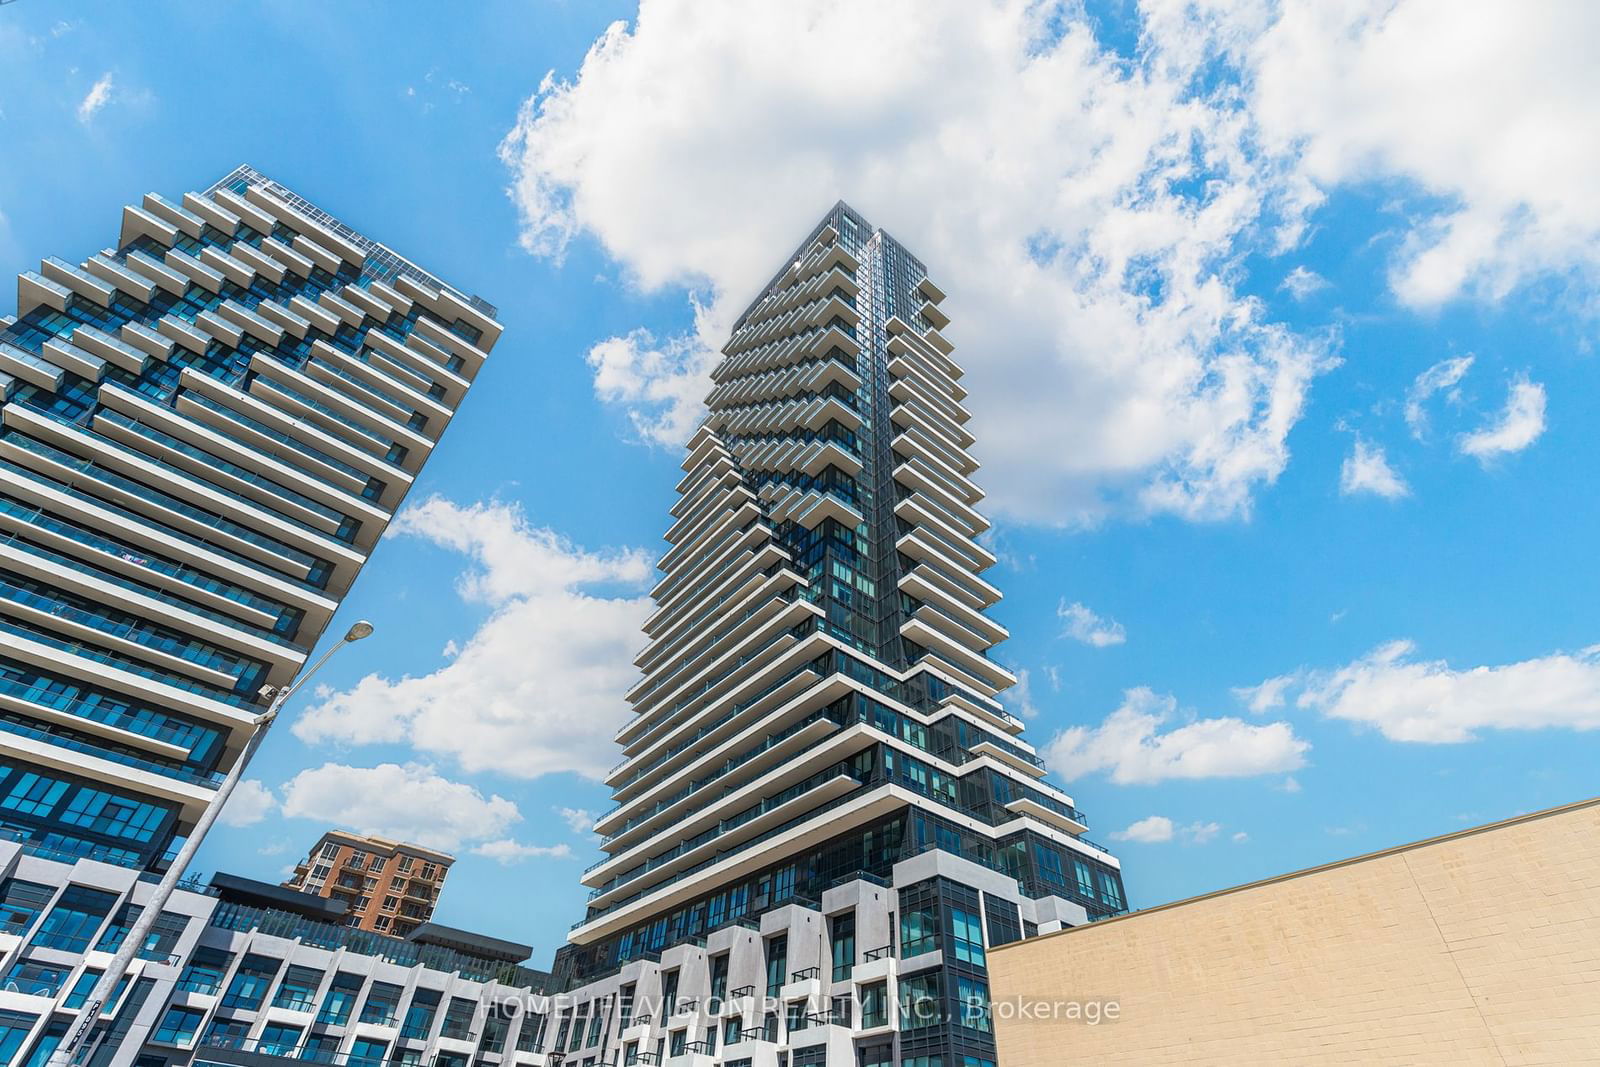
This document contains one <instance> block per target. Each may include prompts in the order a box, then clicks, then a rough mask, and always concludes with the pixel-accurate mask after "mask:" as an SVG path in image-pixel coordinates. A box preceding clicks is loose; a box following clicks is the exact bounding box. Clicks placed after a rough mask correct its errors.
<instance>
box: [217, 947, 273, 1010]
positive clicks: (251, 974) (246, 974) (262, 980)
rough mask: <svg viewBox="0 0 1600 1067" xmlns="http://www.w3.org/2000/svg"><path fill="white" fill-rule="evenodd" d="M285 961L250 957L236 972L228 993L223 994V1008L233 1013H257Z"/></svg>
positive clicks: (266, 957) (255, 956) (247, 957)
mask: <svg viewBox="0 0 1600 1067" xmlns="http://www.w3.org/2000/svg"><path fill="white" fill-rule="evenodd" d="M281 962H283V961H281V960H275V959H273V958H272V957H270V956H257V955H254V954H252V955H249V956H246V957H245V958H244V960H243V961H242V962H241V963H240V964H239V969H238V970H237V971H235V972H234V975H233V981H232V982H231V983H229V985H228V991H227V992H226V993H225V994H223V997H222V1006H223V1007H224V1008H227V1009H230V1010H233V1011H255V1010H256V1009H257V1008H259V1007H261V1002H262V1001H263V1000H265V999H266V996H267V987H268V986H270V985H271V984H272V976H273V975H275V974H277V973H278V964H279V963H281Z"/></svg>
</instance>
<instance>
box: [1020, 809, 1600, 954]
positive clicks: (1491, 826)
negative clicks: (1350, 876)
mask: <svg viewBox="0 0 1600 1067" xmlns="http://www.w3.org/2000/svg"><path fill="white" fill-rule="evenodd" d="M1597 805H1600V797H1590V798H1588V799H1587V800H1575V801H1573V802H1572V803H1571V804H1562V805H1559V806H1558V807H1554V808H1545V809H1544V810H1543V811H1533V812H1529V813H1527V814H1526V815H1514V816H1512V817H1511V818H1509V819H1501V820H1500V821H1499V822H1490V823H1484V824H1483V825H1482V826H1471V827H1468V828H1467V829H1465V830H1455V831H1453V832H1451V833H1448V834H1440V835H1438V836H1437V837H1425V838H1423V839H1422V840H1420V841H1408V842H1406V843H1405V844H1403V845H1394V846H1392V847H1390V848H1383V849H1379V850H1377V851H1376V852H1364V853H1362V854H1361V855H1359V856H1351V857H1349V858H1348V859H1342V860H1334V861H1333V862H1332V863H1324V864H1321V865H1320V866H1317V867H1305V868H1302V869H1301V870H1298V871H1289V872H1288V873H1286V874H1278V875H1274V876H1273V877H1271V878H1263V879H1261V880H1260V881H1257V882H1246V883H1244V884H1243V885H1235V886H1229V887H1228V888H1227V889H1215V890H1212V891H1211V892H1209V893H1201V894H1200V895H1199V896H1193V897H1185V898H1184V899H1182V900H1174V901H1172V902H1171V903H1168V904H1156V905H1153V906H1151V907H1148V908H1140V909H1139V910H1138V911H1130V912H1125V913H1123V914H1122V915H1112V916H1109V917H1107V918H1104V919H1096V920H1095V921H1094V922H1091V923H1085V924H1083V925H1082V926H1069V927H1067V928H1066V929H1064V930H1054V931H1052V932H1050V933H1048V934H1040V935H1039V936H1038V937H1030V938H1026V939H1024V940H1022V941H1012V942H1010V943H1008V944H1005V945H998V946H996V947H994V948H991V949H989V951H990V952H1006V951H1009V950H1010V949H1013V948H1025V947H1027V946H1029V945H1036V944H1038V943H1039V942H1040V941H1041V940H1043V939H1045V938H1050V937H1065V936H1067V935H1069V934H1077V933H1082V932H1084V931H1086V930H1095V929H1098V928H1100V927H1103V926H1107V925H1109V924H1111V923H1120V922H1127V921H1128V920H1130V919H1137V918H1138V917H1139V916H1141V915H1151V914H1153V913H1155V912H1158V911H1170V910H1171V909H1173V908H1182V907H1186V906H1188V905H1190V904H1198V903H1200V902H1201V901H1205V900H1214V899H1216V898H1217V897H1225V896H1228V895H1229V894H1231V893H1243V892H1245V891H1247V890H1251V889H1260V888H1262V887H1263V886H1269V885H1276V884H1278V883H1279V882H1287V881H1289V880H1290V879H1293V878H1305V877H1307V876H1308V875H1313V874H1321V873H1323V872H1324V871H1336V870H1338V869H1339V868H1341V867H1349V866H1352V865H1354V864H1357V863H1366V862H1367V861H1368V860H1376V859H1382V858H1384V857H1385V856H1395V855H1399V854H1400V853H1403V852H1412V851H1415V850H1416V849H1419V848H1426V847H1428V846H1429V845H1437V844H1441V843H1443V842H1446V841H1458V840H1460V839H1462V838H1465V837H1473V836H1475V835H1477V834H1485V833H1489V832H1491V831H1494V830H1503V829H1505V828H1507V827H1510V826H1518V825H1521V824H1522V823H1529V822H1534V821H1535V820H1538V819H1548V818H1550V817H1552V816H1555V815H1566V814H1569V813H1571V812H1574V811H1582V810H1583V809H1584V808H1592V807H1595V806H1597Z"/></svg>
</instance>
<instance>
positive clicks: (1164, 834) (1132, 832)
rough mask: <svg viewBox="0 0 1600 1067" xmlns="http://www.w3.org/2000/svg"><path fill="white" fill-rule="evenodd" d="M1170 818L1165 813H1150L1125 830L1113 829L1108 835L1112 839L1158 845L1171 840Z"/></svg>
mask: <svg viewBox="0 0 1600 1067" xmlns="http://www.w3.org/2000/svg"><path fill="white" fill-rule="evenodd" d="M1172 829H1173V827H1172V820H1171V819H1169V818H1167V817H1166V816H1165V815H1151V816H1149V817H1147V818H1143V819H1140V820H1139V821H1138V822H1135V823H1133V824H1131V825H1130V826H1129V827H1128V828H1127V829H1126V830H1113V831H1111V833H1110V834H1109V835H1108V836H1109V837H1110V838H1111V839H1112V840H1113V841H1134V842H1137V843H1138V844H1141V845H1159V844H1161V843H1163V842H1166V841H1171V840H1172Z"/></svg>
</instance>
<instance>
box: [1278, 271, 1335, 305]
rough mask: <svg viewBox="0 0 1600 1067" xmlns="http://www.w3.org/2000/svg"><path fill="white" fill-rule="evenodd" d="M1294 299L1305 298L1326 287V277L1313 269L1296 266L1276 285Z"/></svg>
mask: <svg viewBox="0 0 1600 1067" xmlns="http://www.w3.org/2000/svg"><path fill="white" fill-rule="evenodd" d="M1278 288H1279V289H1282V290H1284V291H1285V292H1287V293H1288V294H1289V295H1290V296H1292V297H1294V298H1295V299H1296V300H1302V301H1303V300H1306V299H1307V298H1309V297H1310V296H1311V295H1312V294H1313V293H1318V292H1321V291H1322V290H1323V289H1326V288H1328V279H1326V278H1324V277H1323V276H1322V275H1320V274H1318V273H1317V272H1316V271H1314V270H1307V269H1306V268H1305V267H1296V268H1295V269H1294V270H1292V271H1290V272H1289V273H1288V274H1287V275H1286V276H1285V277H1284V279H1283V284H1282V285H1280V286H1278Z"/></svg>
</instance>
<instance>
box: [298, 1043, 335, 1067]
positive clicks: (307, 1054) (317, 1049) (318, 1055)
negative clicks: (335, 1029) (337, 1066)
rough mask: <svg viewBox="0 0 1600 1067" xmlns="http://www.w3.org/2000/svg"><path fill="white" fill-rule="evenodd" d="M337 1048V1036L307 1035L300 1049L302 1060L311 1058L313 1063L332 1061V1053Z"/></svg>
mask: <svg viewBox="0 0 1600 1067" xmlns="http://www.w3.org/2000/svg"><path fill="white" fill-rule="evenodd" d="M338 1050H339V1039H338V1038H337V1037H308V1038H306V1043H305V1046H304V1047H303V1048H301V1050H300V1058H301V1059H302V1060H311V1061H313V1062H315V1063H332V1062H333V1057H334V1054H335V1053H337V1052H338Z"/></svg>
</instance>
